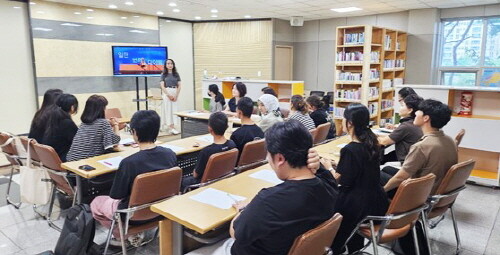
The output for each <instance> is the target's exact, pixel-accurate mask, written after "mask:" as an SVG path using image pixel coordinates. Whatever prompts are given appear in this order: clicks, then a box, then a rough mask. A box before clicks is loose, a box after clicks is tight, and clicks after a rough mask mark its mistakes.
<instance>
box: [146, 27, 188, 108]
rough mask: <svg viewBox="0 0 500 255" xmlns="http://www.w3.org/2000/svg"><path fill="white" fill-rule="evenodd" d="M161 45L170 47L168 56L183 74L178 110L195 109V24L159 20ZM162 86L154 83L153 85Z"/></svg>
mask: <svg viewBox="0 0 500 255" xmlns="http://www.w3.org/2000/svg"><path fill="white" fill-rule="evenodd" d="M159 24H160V45H161V46H167V47H168V57H169V58H171V59H173V60H174V61H175V64H176V67H177V71H178V72H179V75H180V76H181V84H182V87H181V94H180V97H179V100H178V102H179V105H178V110H179V111H182V110H191V109H194V108H195V106H194V96H193V95H194V77H193V75H194V74H193V72H194V71H193V68H194V65H193V26H192V24H191V23H187V22H180V21H173V20H172V21H170V22H166V20H164V19H160V20H159ZM154 86H158V87H159V86H160V85H159V84H153V85H151V87H154Z"/></svg>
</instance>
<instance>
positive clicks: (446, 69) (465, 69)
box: [436, 16, 500, 87]
mask: <svg viewBox="0 0 500 255" xmlns="http://www.w3.org/2000/svg"><path fill="white" fill-rule="evenodd" d="M498 18H500V16H487V17H462V18H448V19H441V22H440V24H439V32H440V33H439V43H438V45H439V49H438V54H437V60H436V62H437V65H438V68H437V77H438V80H439V85H444V74H445V73H450V72H457V73H475V74H476V84H475V87H480V86H481V78H482V76H483V73H484V69H487V68H500V66H486V65H485V58H486V53H485V50H486V40H487V36H488V35H487V34H488V21H489V20H490V19H498ZM462 20H482V22H483V24H482V36H481V54H480V56H479V63H478V65H477V66H442V57H443V54H444V43H445V38H444V23H445V22H452V21H462ZM447 86H454V85H447Z"/></svg>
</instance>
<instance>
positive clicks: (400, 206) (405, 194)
mask: <svg viewBox="0 0 500 255" xmlns="http://www.w3.org/2000/svg"><path fill="white" fill-rule="evenodd" d="M435 179H436V176H435V175H434V174H428V175H426V176H422V177H420V178H415V179H407V180H405V181H403V182H402V183H401V184H400V185H399V187H398V191H397V192H396V194H395V195H394V198H393V199H392V201H391V204H390V205H389V209H387V215H391V214H402V213H405V212H409V211H411V210H414V209H417V208H419V207H421V206H423V205H424V204H425V203H426V202H427V198H428V197H429V195H430V193H431V190H432V185H434V181H435ZM419 213H420V212H416V213H412V214H409V215H407V216H405V217H403V218H401V219H398V220H393V221H391V223H389V225H388V226H387V228H402V227H403V226H406V225H408V224H411V223H412V222H414V221H416V220H417V219H418V217H419Z"/></svg>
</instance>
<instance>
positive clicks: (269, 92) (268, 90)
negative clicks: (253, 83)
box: [261, 87, 278, 97]
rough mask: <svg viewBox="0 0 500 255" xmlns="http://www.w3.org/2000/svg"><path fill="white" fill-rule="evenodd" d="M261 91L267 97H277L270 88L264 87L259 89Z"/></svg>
mask: <svg viewBox="0 0 500 255" xmlns="http://www.w3.org/2000/svg"><path fill="white" fill-rule="evenodd" d="M261 91H262V93H264V94H269V95H273V96H275V97H278V94H276V91H274V89H273V88H271V87H264V88H262V89H261Z"/></svg>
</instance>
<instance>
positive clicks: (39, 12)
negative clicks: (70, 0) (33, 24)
mask: <svg viewBox="0 0 500 255" xmlns="http://www.w3.org/2000/svg"><path fill="white" fill-rule="evenodd" d="M19 8H21V7H19ZM36 13H38V14H44V13H45V12H44V11H36Z"/></svg>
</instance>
